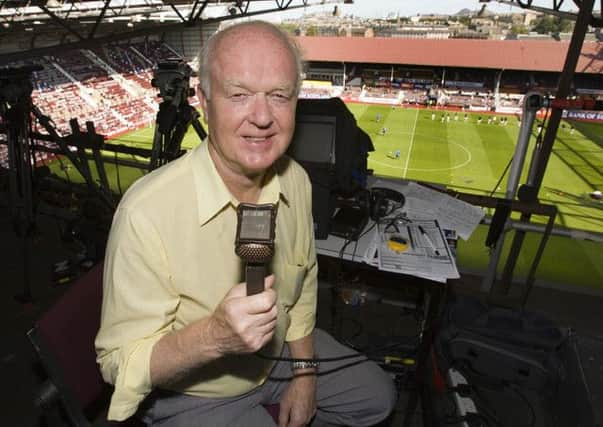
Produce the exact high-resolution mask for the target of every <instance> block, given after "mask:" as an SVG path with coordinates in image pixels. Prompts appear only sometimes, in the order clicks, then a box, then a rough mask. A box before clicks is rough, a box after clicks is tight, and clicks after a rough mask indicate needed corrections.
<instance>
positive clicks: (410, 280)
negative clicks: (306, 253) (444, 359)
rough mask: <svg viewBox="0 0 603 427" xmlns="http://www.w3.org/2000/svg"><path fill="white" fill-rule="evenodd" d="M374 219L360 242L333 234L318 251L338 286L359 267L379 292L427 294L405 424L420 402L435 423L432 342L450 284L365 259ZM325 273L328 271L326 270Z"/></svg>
mask: <svg viewBox="0 0 603 427" xmlns="http://www.w3.org/2000/svg"><path fill="white" fill-rule="evenodd" d="M371 225H372V221H371V220H369V223H368V224H367V226H366V227H365V229H364V231H363V233H361V234H360V238H359V239H358V241H352V242H348V241H347V240H346V239H343V238H340V237H336V236H332V235H329V237H328V238H327V239H321V240H316V253H317V256H318V258H319V263H320V264H321V269H324V268H325V267H326V270H327V271H326V274H327V275H328V281H329V282H330V283H332V284H334V285H335V286H336V285H337V283H338V281H337V276H338V275H339V272H340V271H341V269H342V268H346V269H358V270H362V271H364V272H366V273H368V274H367V275H366V276H368V277H369V279H368V281H367V283H366V284H367V285H368V286H370V287H371V288H374V289H375V290H376V291H377V292H378V291H379V288H380V287H382V286H388V287H389V289H391V288H392V284H393V287H395V288H398V289H399V290H400V291H401V293H404V289H405V288H407V287H409V286H412V287H413V288H418V289H420V290H421V292H422V294H423V298H422V311H423V321H422V322H421V326H420V330H419V331H418V332H419V345H418V348H417V357H416V369H415V371H414V381H415V385H416V387H414V388H413V389H412V390H411V393H410V395H409V398H408V403H407V407H406V411H405V416H404V424H403V425H404V426H408V427H410V426H411V425H412V420H413V417H414V414H415V411H416V409H417V405H418V403H419V401H420V402H421V404H422V409H423V410H422V413H423V425H425V426H428V425H432V424H433V423H432V419H431V412H432V411H431V409H430V405H429V404H428V402H429V401H430V400H429V382H428V378H427V377H428V373H429V372H430V369H429V362H430V360H431V358H430V354H431V351H432V344H433V340H434V336H435V332H436V327H437V324H438V322H437V321H438V319H439V317H440V313H441V312H442V309H443V305H444V304H443V303H444V300H445V295H446V293H447V289H448V286H447V284H446V283H441V282H436V281H432V280H428V279H424V278H420V277H416V276H411V275H408V274H401V273H392V272H385V271H381V270H379V269H378V268H376V267H373V266H371V265H369V264H367V263H364V262H363V255H364V252H365V250H366V249H367V247H368V245H369V244H370V239H371V237H370V233H366V230H368V229H369V228H370V227H371ZM323 273H325V272H324V271H323Z"/></svg>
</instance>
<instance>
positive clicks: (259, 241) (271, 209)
mask: <svg viewBox="0 0 603 427" xmlns="http://www.w3.org/2000/svg"><path fill="white" fill-rule="evenodd" d="M276 211H277V209H276V206H275V205H273V204H262V205H254V204H251V203H240V204H239V206H238V207H237V235H236V239H235V253H236V254H237V255H238V256H239V257H240V258H241V259H243V260H244V261H245V263H246V264H245V281H246V283H247V295H254V294H257V293H260V292H262V291H263V290H264V278H265V277H266V264H267V263H268V262H269V261H270V259H272V256H273V255H274V235H275V230H276Z"/></svg>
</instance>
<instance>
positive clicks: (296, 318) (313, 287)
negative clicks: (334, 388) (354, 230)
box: [285, 176, 318, 341]
mask: <svg viewBox="0 0 603 427" xmlns="http://www.w3.org/2000/svg"><path fill="white" fill-rule="evenodd" d="M304 187H305V189H306V191H305V192H304V199H303V203H304V209H300V212H305V213H306V215H300V217H299V219H298V221H299V222H300V224H299V226H300V227H302V228H301V229H302V236H303V237H302V238H301V239H299V240H298V241H300V242H305V244H304V245H301V248H302V249H301V250H303V251H304V252H305V253H304V259H306V260H307V264H306V272H305V276H304V278H303V286H302V290H301V294H300V296H299V299H298V300H297V302H296V303H295V305H294V306H293V307H292V308H291V310H290V311H289V316H290V318H291V323H290V326H289V329H288V330H287V335H286V337H285V340H286V341H295V340H298V339H301V338H304V337H305V336H307V335H310V334H311V333H312V331H313V330H314V326H315V324H316V304H317V299H318V295H317V294H318V264H317V262H316V248H315V242H314V223H313V220H312V187H311V186H310V182H309V180H308V178H307V176H306V177H305V186H304Z"/></svg>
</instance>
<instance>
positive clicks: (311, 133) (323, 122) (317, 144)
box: [287, 114, 337, 165]
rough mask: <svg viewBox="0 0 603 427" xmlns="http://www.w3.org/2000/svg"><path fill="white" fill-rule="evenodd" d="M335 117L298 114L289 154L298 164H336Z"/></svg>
mask: <svg viewBox="0 0 603 427" xmlns="http://www.w3.org/2000/svg"><path fill="white" fill-rule="evenodd" d="M336 122H337V121H336V118H335V116H318V115H308V114H298V115H297V118H296V124H295V134H294V135H293V141H291V145H290V146H289V149H288V151H287V153H288V154H289V155H290V156H291V157H293V158H294V159H295V160H297V161H298V162H302V163H316V164H323V165H324V164H328V165H334V164H335V146H336V145H335V141H336Z"/></svg>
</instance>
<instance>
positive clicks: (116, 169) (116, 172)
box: [114, 151, 124, 196]
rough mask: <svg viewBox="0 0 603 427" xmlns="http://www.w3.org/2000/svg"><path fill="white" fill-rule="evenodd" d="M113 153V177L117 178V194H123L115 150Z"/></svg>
mask: <svg viewBox="0 0 603 427" xmlns="http://www.w3.org/2000/svg"><path fill="white" fill-rule="evenodd" d="M114 154H115V178H116V179H117V190H118V191H119V195H120V196H123V194H124V192H123V190H122V189H121V178H120V176H119V175H120V174H119V164H118V163H117V151H115V152H114Z"/></svg>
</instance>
